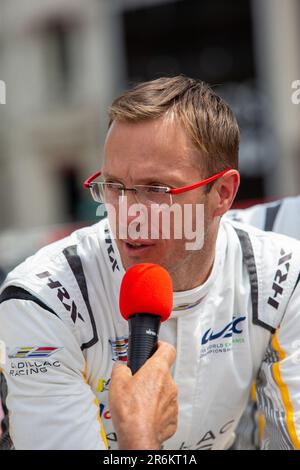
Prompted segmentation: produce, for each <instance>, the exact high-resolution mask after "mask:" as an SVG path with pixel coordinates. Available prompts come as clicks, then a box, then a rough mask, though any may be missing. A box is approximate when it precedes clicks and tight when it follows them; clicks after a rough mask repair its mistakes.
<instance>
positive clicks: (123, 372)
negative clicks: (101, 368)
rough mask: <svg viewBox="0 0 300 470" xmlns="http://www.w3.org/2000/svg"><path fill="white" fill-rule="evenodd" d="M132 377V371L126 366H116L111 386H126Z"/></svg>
mask: <svg viewBox="0 0 300 470" xmlns="http://www.w3.org/2000/svg"><path fill="white" fill-rule="evenodd" d="M131 377H132V373H131V370H130V369H129V367H127V366H126V365H125V364H116V365H115V366H114V368H113V370H112V374H111V382H110V383H111V385H110V388H111V386H114V384H117V386H118V387H122V386H125V385H126V384H127V383H128V381H129V380H130V378H131Z"/></svg>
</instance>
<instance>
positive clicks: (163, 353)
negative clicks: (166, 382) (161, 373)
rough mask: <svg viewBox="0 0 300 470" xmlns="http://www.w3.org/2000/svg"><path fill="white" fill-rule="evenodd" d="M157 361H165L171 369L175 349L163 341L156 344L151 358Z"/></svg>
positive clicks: (174, 357)
mask: <svg viewBox="0 0 300 470" xmlns="http://www.w3.org/2000/svg"><path fill="white" fill-rule="evenodd" d="M152 358H153V359H155V360H157V361H161V360H165V361H166V362H167V364H168V366H169V367H171V366H172V365H173V364H174V362H175V359H176V349H175V348H174V346H172V345H171V344H169V343H165V342H164V341H159V342H158V347H157V350H156V351H155V353H154V354H153V356H152Z"/></svg>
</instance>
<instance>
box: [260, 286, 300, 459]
mask: <svg viewBox="0 0 300 470" xmlns="http://www.w3.org/2000/svg"><path fill="white" fill-rule="evenodd" d="M256 389H257V400H258V407H259V409H260V411H261V412H262V413H263V416H264V421H265V423H264V429H263V432H262V448H263V449H298V450H299V449H300V282H298V286H297V288H296V289H295V290H294V293H293V295H292V297H291V299H290V301H289V304H288V307H287V310H286V312H285V315H284V317H283V320H282V322H281V325H280V327H279V328H278V329H277V330H276V333H275V334H274V336H273V338H272V341H271V342H270V345H269V347H268V349H267V352H266V356H265V358H264V361H263V364H262V367H261V370H260V373H259V376H258V381H257V385H256Z"/></svg>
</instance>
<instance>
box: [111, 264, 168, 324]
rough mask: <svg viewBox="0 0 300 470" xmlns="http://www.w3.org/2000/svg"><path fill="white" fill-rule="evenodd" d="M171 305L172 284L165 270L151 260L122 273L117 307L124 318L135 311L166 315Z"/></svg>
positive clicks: (126, 318)
mask: <svg viewBox="0 0 300 470" xmlns="http://www.w3.org/2000/svg"><path fill="white" fill-rule="evenodd" d="M172 307H173V284H172V279H171V276H170V274H169V273H168V271H166V270H165V269H164V268H163V267H162V266H159V265H158V264H152V263H141V264H137V265H135V266H132V267H131V268H129V269H128V271H127V272H126V273H125V275H124V277H123V280H122V283H121V290H120V311H121V314H122V316H123V317H124V318H125V320H128V319H129V317H131V316H132V315H135V314H136V313H149V314H152V315H158V316H160V317H161V321H165V320H167V319H168V318H169V316H170V314H171V311H172Z"/></svg>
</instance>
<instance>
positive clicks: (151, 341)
mask: <svg viewBox="0 0 300 470" xmlns="http://www.w3.org/2000/svg"><path fill="white" fill-rule="evenodd" d="M160 322H161V317H159V316H158V315H152V314H150V313H137V314H135V315H132V316H131V317H130V318H129V320H128V323H129V337H128V361H127V365H128V367H129V368H130V370H131V372H132V374H135V373H136V372H137V371H138V370H139V368H140V367H142V365H143V364H144V363H145V362H146V361H147V359H149V357H151V356H152V354H154V353H155V351H156V348H157V341H158V333H159V328H160Z"/></svg>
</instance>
